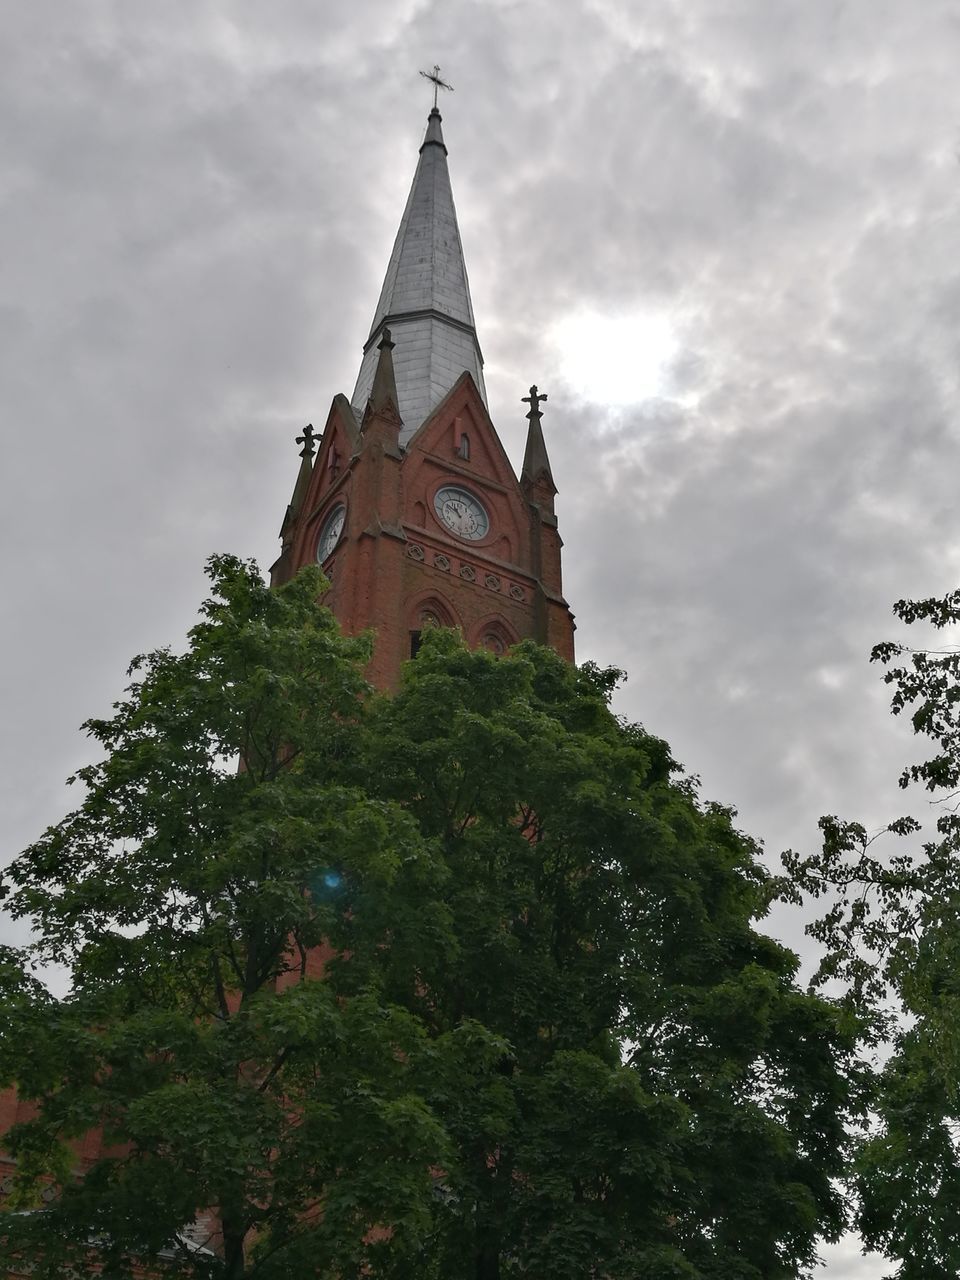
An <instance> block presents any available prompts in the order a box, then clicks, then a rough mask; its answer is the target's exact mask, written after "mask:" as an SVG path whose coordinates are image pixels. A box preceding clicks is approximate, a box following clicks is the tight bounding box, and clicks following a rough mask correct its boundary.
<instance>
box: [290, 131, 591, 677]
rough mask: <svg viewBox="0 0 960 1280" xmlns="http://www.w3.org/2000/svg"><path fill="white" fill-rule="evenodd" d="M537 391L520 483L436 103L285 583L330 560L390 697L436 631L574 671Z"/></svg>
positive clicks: (306, 495)
mask: <svg viewBox="0 0 960 1280" xmlns="http://www.w3.org/2000/svg"><path fill="white" fill-rule="evenodd" d="M546 398H547V397H546V396H545V395H540V394H539V393H538V392H537V388H536V387H531V388H530V393H529V395H528V396H525V397H523V399H524V400H525V401H527V402H528V403H529V405H530V409H529V412H528V413H527V415H526V416H527V418H528V419H529V429H528V434H527V445H526V452H525V454H524V460H523V468H522V471H521V473H520V476H519V478H518V477H517V475H516V473H515V471H514V469H513V467H512V466H511V464H510V461H509V459H508V458H507V456H506V454H505V452H504V449H503V446H502V445H501V443H500V439H499V437H498V435H497V432H496V429H495V428H494V425H493V423H492V422H491V420H490V415H489V413H488V411H487V402H486V390H485V388H484V384H483V357H482V355H481V353H480V343H479V341H478V339H477V331H476V325H475V323H474V317H473V306H472V304H471V301H470V287H469V284H468V282H467V272H466V267H465V265H464V259H463V247H462V245H461V243H460V231H459V228H458V226H457V215H456V210H455V208H454V203H453V193H452V190H451V187H450V175H449V172H448V169H447V148H446V146H445V145H444V141H443V133H442V131H441V116H440V112H439V111H438V110H437V107H436V105H434V107H433V109H432V110H431V112H430V115H429V117H428V120H427V129H426V134H425V136H424V140H423V144H422V145H421V147H420V158H419V162H418V164H417V169H416V173H415V175H414V179H413V186H412V187H411V189H410V195H409V198H408V199H407V204H406V208H405V209H404V212H403V217H402V218H401V220H400V229H399V231H398V232H397V238H396V242H395V244H394V246H393V252H392V254H391V255H390V261H389V264H388V266H387V272H386V276H385V278H384V281H383V288H382V289H381V291H380V300H379V302H378V303H377V308H376V311H375V313H374V317H373V324H372V326H371V329H370V335H369V337H368V339H367V342H366V344H365V346H364V348H363V359H362V361H361V363H360V372H359V376H358V378H357V385H356V388H355V390H354V393H353V398H352V400H348V399H347V398H346V396H344V395H338V396H335V397H334V400H333V404H332V405H331V407H330V412H329V414H328V416H327V421H326V425H325V427H324V430H323V434H322V436H320V437H319V439H317V437H316V436H315V434H314V431H313V428H312V427H307V428H305V430H304V432H303V434H302V435H301V436H299V437H298V443H299V444H302V445H303V449H302V451H301V458H302V462H301V466H300V472H299V475H298V477H297V482H296V486H295V488H294V492H293V497H292V499H291V501H290V505H289V507H288V508H287V512H286V515H285V517H284V521H283V527H282V529H281V531H280V537H281V541H282V548H283V549H282V551H281V554H280V558H279V559H278V560H277V562H276V564H275V565H274V566H273V570H272V582H273V583H274V585H279V584H280V583H283V582H286V581H287V580H288V579H289V578H291V577H292V576H293V575H294V574H295V573H296V572H297V570H298V569H300V568H301V567H302V566H303V565H305V564H311V563H316V562H319V563H320V564H321V565H322V566H323V569H324V571H325V573H326V574H327V576H328V577H329V579H330V583H331V585H330V589H329V591H328V593H327V595H326V596H325V598H324V602H325V603H326V604H327V605H329V607H330V608H331V609H332V610H333V612H334V613H335V614H336V616H337V618H338V619H339V621H340V623H341V625H342V626H343V628H344V630H345V631H347V632H348V633H352V634H355V633H357V632H359V631H362V630H364V629H366V628H368V627H369V628H373V629H374V631H375V633H376V639H375V645H374V656H373V661H372V663H371V667H370V672H369V675H370V678H371V680H372V681H373V683H374V684H376V685H378V686H379V687H380V688H392V687H394V686H395V685H396V683H397V680H398V678H399V673H400V666H401V664H402V663H403V662H404V661H405V660H406V659H407V658H409V657H411V656H412V655H413V654H415V653H416V650H417V646H418V644H419V638H420V634H421V632H422V630H423V628H424V627H426V626H430V625H441V626H453V627H458V628H459V629H460V630H461V631H462V632H463V635H464V637H465V639H466V641H467V643H468V644H469V645H470V646H472V647H476V646H480V645H483V646H486V647H487V648H489V649H491V650H492V651H493V652H495V653H502V652H504V651H505V650H506V649H507V648H508V647H509V646H510V645H512V644H515V643H516V642H517V641H519V640H522V639H526V638H533V639H535V640H538V641H539V642H540V643H541V644H547V645H551V646H552V647H553V648H554V649H556V650H557V652H558V653H560V654H561V655H562V656H563V657H565V658H567V659H568V660H570V661H572V660H573V632H574V623H573V616H572V614H571V613H570V609H569V607H568V605H567V603H566V601H565V600H564V598H563V592H562V586H561V574H560V548H561V546H562V543H561V540H560V535H559V533H558V531H557V518H556V514H555V510H554V497H555V495H556V492H557V491H556V487H555V485H554V483H553V475H552V473H551V470H550V462H549V459H548V457H547V450H546V445H545V443H544V438H543V431H542V429H541V425H540V419H541V412H540V405H541V404H542V403H543V401H545V400H546Z"/></svg>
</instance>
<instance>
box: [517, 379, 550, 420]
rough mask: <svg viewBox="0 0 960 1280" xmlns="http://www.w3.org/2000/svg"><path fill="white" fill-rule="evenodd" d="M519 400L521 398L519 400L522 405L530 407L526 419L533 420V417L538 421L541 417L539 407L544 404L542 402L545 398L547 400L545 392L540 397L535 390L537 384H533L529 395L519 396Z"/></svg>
mask: <svg viewBox="0 0 960 1280" xmlns="http://www.w3.org/2000/svg"><path fill="white" fill-rule="evenodd" d="M520 398H521V400H522V401H523V403H524V404H528V405H529V406H530V412H529V413H528V414H527V417H528V418H534V417H535V418H537V419H539V418H541V417H542V416H543V415H542V414H541V413H540V406H541V405H542V404H543V403H544V401H545V400H546V398H547V393H546V392H544V393H543V394H542V395H541V394H540V392H539V391H538V390H537V384H536V383H534V384H533V386H532V387H531V388H530V394H529V395H528V396H521V397H520Z"/></svg>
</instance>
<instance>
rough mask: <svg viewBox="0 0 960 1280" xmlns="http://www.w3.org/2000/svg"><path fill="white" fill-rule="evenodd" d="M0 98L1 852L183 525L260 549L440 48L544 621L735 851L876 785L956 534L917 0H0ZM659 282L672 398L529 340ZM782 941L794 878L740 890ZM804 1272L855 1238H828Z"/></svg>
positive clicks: (949, 319)
mask: <svg viewBox="0 0 960 1280" xmlns="http://www.w3.org/2000/svg"><path fill="white" fill-rule="evenodd" d="M2 21H3V25H4V35H5V40H4V53H3V54H2V55H0V56H2V58H3V70H4V74H3V75H2V76H0V107H2V110H3V116H4V120H5V128H4V132H3V136H2V137H0V235H2V237H3V246H4V253H3V258H2V264H3V265H2V272H0V281H2V284H0V387H2V392H3V404H4V410H5V413H4V428H5V429H4V433H3V451H4V455H3V463H4V465H3V475H4V480H5V485H4V503H3V504H2V506H0V534H2V536H3V542H4V546H5V547H6V549H7V589H6V592H5V595H4V607H5V612H4V639H5V642H6V643H5V657H6V662H5V663H4V665H3V669H2V675H0V697H2V701H3V706H4V710H5V713H6V716H7V719H8V722H9V723H11V724H15V725H17V726H18V731H17V732H16V733H15V734H9V735H7V738H6V741H5V745H4V759H3V767H2V769H0V778H2V780H3V781H2V784H0V786H2V793H3V803H4V811H5V815H6V819H7V820H6V823H5V833H4V856H9V855H10V854H12V853H13V852H14V851H15V850H16V849H17V848H18V847H20V846H22V845H23V844H24V843H26V841H27V840H29V839H30V838H31V836H33V835H35V834H36V833H37V832H38V831H39V830H40V829H41V828H42V827H43V826H44V825H45V823H47V822H48V821H50V820H53V819H55V818H56V817H57V816H59V814H60V813H62V812H63V810H64V808H65V806H66V805H67V804H68V803H69V802H70V800H71V798H72V797H71V796H70V795H69V794H68V793H65V792H64V790H63V788H62V779H63V777H64V776H65V775H66V774H67V773H68V772H70V771H71V770H72V769H73V768H75V767H76V765H77V764H79V763H80V762H82V760H83V759H84V758H85V756H86V753H87V751H88V750H89V747H88V744H87V743H86V742H85V741H84V740H83V739H82V738H81V737H80V736H79V735H78V734H77V732H76V726H77V725H78V724H79V723H80V721H81V720H82V719H83V718H85V717H86V716H88V715H96V714H101V713H103V712H104V711H105V710H106V709H107V708H108V706H109V702H110V700H111V699H112V698H113V697H115V696H116V695H117V693H118V692H119V690H120V689H121V687H122V684H123V671H124V668H125V665H126V662H127V661H128V660H129V658H130V656H131V655H132V654H133V653H134V652H136V651H138V650H142V649H144V648H148V647H152V646H154V645H157V644H161V643H166V642H170V643H179V642H180V640H181V638H182V636H183V634H184V632H185V630H186V628H187V626H189V625H190V622H191V620H192V617H193V613H194V610H195V606H196V603H197V601H198V600H199V599H200V597H201V595H202V592H203V580H202V575H201V572H200V569H201V564H202V561H203V559H204V557H205V556H206V555H207V554H208V553H209V552H211V551H214V550H232V551H235V552H237V553H239V554H241V555H255V556H256V557H257V558H258V559H259V560H260V562H261V563H262V564H264V565H266V564H269V562H270V560H271V559H272V557H273V554H274V551H275V546H276V542H275V535H276V530H277V527H278V524H279V520H280V517H281V515H282V512H283V508H284V505H285V503H286V501H287V499H288V497H289V490H290V487H291V485H292V482H293V477H294V473H295V463H296V461H297V459H296V449H295V446H294V444H293V437H294V435H296V433H297V432H298V430H299V429H300V428H301V427H302V425H303V424H304V423H305V422H306V421H308V420H313V421H314V422H315V423H316V422H318V420H319V421H322V420H323V418H324V417H325V415H326V410H327V407H328V405H329V401H330V398H331V396H332V395H333V393H334V392H336V391H346V392H348V393H349V391H350V389H351V387H352V384H353V381H354V378H355V376H356V371H357V367H358V364H359V357H360V346H361V343H362V341H363V339H364V337H365V336H366V331H367V327H368V325H369V323H370V319H371V316H372V312H373V307H374V305H375V302H376V297H377V292H378V289H379V285H380V279H381V277H382V272H383V269H384V266H385V263H386V259H387V255H388V253H389V249H390V244H391V241H392V237H393V235H394V232H395V230H396V224H397V221H398V219H399V216H400V212H401V209H402V205H403V200H404V198H405V195H406V190H407V187H408V184H409V182H410V178H411V176H412V172H413V166H414V163H415V158H416V148H417V146H418V144H419V141H420V130H421V129H422V124H423V117H424V114H425V109H426V106H427V97H426V95H425V94H424V92H423V90H424V86H423V84H422V82H421V81H420V80H419V77H418V76H417V74H416V73H417V70H418V69H419V68H421V67H428V66H430V65H432V63H433V62H435V61H436V62H439V63H440V64H441V66H442V67H443V69H444V72H445V74H447V75H448V77H449V79H450V80H451V81H452V83H453V84H454V85H455V86H456V92H455V93H454V94H453V95H452V96H448V98H447V100H446V101H445V102H444V103H443V104H442V107H443V110H444V116H445V119H444V130H445V135H446V139H447V143H448V146H449V148H450V166H451V173H452V178H453V184H454V192H455V195H456V199H457V205H458V210H459V214H460V222H461V230H462V233H463V240H464V246H465V251H466V257H467V265H468V269H469V271H470V277H471V287H472V290H473V299H474V306H475V311H476V315H477V325H478V331H479V335H480V341H481V344H482V346H483V349H484V354H485V356H486V358H487V369H486V372H487V386H488V391H489V395H490V403H491V409H492V412H493V417H494V421H495V422H496V423H497V425H498V428H499V429H500V430H501V432H502V435H503V437H504V440H505V443H506V445H507V448H508V450H509V451H510V452H511V455H512V456H513V457H514V459H519V456H520V453H521V450H522V433H523V427H524V420H523V406H522V405H521V404H520V402H519V397H520V396H521V395H522V394H524V392H525V389H526V387H527V386H528V385H529V383H530V382H532V381H541V383H542V384H543V385H545V386H546V382H545V376H552V377H553V382H552V385H551V386H549V387H547V388H546V389H547V390H549V391H550V393H551V394H550V401H549V404H548V406H547V408H548V410H549V412H548V413H547V414H546V416H545V419H544V425H545V428H546V430H547V433H548V445H549V447H550V450H551V457H552V460H553V463H554V469H555V472H556V475H557V479H558V484H559V486H560V495H559V499H558V508H559V513H560V519H561V529H562V532H563V536H564V540H565V543H566V551H565V556H566V560H565V572H566V587H567V593H568V596H569V598H570V600H571V603H572V605H573V607H574V609H575V611H576V613H577V617H578V624H579V632H578V642H579V651H580V654H581V656H582V657H594V658H596V659H597V660H599V661H605V662H612V663H616V664H618V665H621V666H624V667H626V668H627V669H628V671H629V672H630V680H629V682H628V684H627V685H626V687H625V689H624V690H623V691H622V694H621V696H620V703H619V706H620V708H621V709H622V710H623V711H624V712H625V713H626V714H629V715H632V716H634V717H636V718H638V719H641V720H643V721H644V723H646V725H647V726H648V727H649V728H650V729H651V730H652V731H654V732H657V733H660V734H662V735H663V736H665V737H666V738H668V739H669V740H670V741H671V742H672V744H673V747H674V750H675V752H676V754H677V756H678V757H679V758H680V759H681V760H682V761H683V762H684V763H685V764H686V765H687V766H688V767H689V768H690V769H691V770H692V771H694V772H696V773H699V774H700V775H702V778H703V786H704V791H705V794H707V795H708V796H711V797H716V798H718V799H720V800H723V801H727V802H733V803H736V804H738V805H739V807H740V810H741V816H742V821H743V825H744V826H745V828H746V829H748V830H750V831H751V832H752V833H754V834H756V835H757V836H759V837H761V838H763V839H764V841H765V843H766V845H767V848H768V850H769V851H770V854H771V856H775V854H776V851H777V850H778V849H780V848H781V847H783V846H784V845H787V844H796V845H800V846H802V847H811V845H812V844H813V842H814V841H815V839H816V819H817V817H818V816H819V814H820V813H821V812H825V811H837V812H841V813H844V814H849V815H850V816H861V817H864V818H866V819H867V820H868V821H870V822H874V823H880V822H882V821H883V820H884V819H885V818H888V817H890V816H891V815H893V814H896V813H899V812H901V811H902V809H904V808H905V807H908V803H907V800H905V799H904V797H902V796H901V795H900V793H899V792H898V791H897V789H896V786H895V780H896V775H897V773H898V771H899V767H900V765H901V763H902V762H903V760H904V759H905V758H908V757H909V756H910V753H911V750H912V744H911V742H910V741H909V735H908V732H907V730H906V727H905V726H903V725H902V724H900V723H899V722H896V721H892V720H891V719H890V717H889V715H888V713H887V710H886V705H885V693H884V690H883V688H882V686H881V685H880V683H879V677H878V673H877V672H876V670H874V669H872V668H870V667H869V666H868V664H867V662H866V655H867V653H868V651H869V648H870V645H871V644H872V643H873V642H874V641H875V640H877V639H880V638H882V637H884V636H887V635H890V634H891V633H892V632H893V630H894V628H893V627H892V620H891V618H890V613H889V606H890V602H891V601H892V600H893V599H895V598H897V597H899V596H902V595H907V594H921V593H922V594H926V593H932V592H935V591H940V590H944V589H947V588H949V587H952V586H953V585H955V581H956V574H957V571H958V569H960V537H958V532H957V530H958V526H957V509H956V500H955V483H954V479H953V478H954V476H955V475H956V474H957V464H958V457H957V452H958V446H957V427H956V418H957V407H958V406H957V400H958V394H957V390H958V389H957V362H958V355H960V352H958V338H957V333H958V332H960V327H958V321H960V269H958V267H957V263H958V262H960V254H958V247H960V246H958V224H957V199H958V183H960V168H958V165H957V162H956V159H955V156H954V152H955V150H956V146H957V140H958V136H960V130H958V120H957V109H956V95H955V67H956V63H957V53H958V41H960V26H958V21H957V18H956V14H955V11H954V6H953V5H952V4H951V3H949V2H948V0H926V3H925V4H924V5H923V6H922V8H920V7H919V6H917V5H916V4H914V3H912V2H911V0H869V2H868V0H850V2H849V3H845V4H803V3H799V2H794V0H786V2H785V3H781V4H770V3H769V2H768V0H722V2H720V3H718V0H685V2H684V3H683V4H671V5H666V4H664V5H657V6H637V5H633V4H628V3H626V0H591V3H570V4H566V5H563V6H559V7H558V6H556V5H549V4H547V3H546V2H545V0H520V2H519V3H493V2H490V0H485V2H484V3H482V4H481V3H479V0H473V2H470V0H456V2H455V3H452V4H444V5H441V4H439V3H436V2H432V0H407V2H406V3H402V2H401V3H397V0H389V2H388V0H365V3H363V4H360V5H354V6H351V7H348V6H346V5H343V6H331V5H327V4H324V5H317V4H312V3H308V0H293V2H292V3H290V4H288V5H285V6H281V7H279V8H278V7H276V6H271V7H270V8H269V9H267V8H262V9H259V10H257V9H254V8H251V7H249V6H247V7H245V8H244V9H243V11H242V12H241V11H240V10H237V9H234V10H224V8H223V6H221V5H219V4H215V3H212V0H191V2H190V3H185V2H184V0H171V3H169V4H166V5H164V6H162V8H161V7H157V6H154V7H153V8H150V7H146V6H134V5H129V4H123V3H118V2H110V0H85V2H84V0H81V2H80V3H77V4H74V5H71V6H68V7H64V6H62V5H54V4H51V3H49V0H37V2H36V3H33V4H30V5H16V6H13V5H8V6H6V8H5V11H4V15H3V19H2ZM580 306H584V307H587V308H588V309H592V310H595V311H598V312H601V313H606V312H616V311H619V310H625V311H628V312H629V311H637V310H642V309H643V308H645V307H649V308H652V309H654V310H656V311H657V312H658V313H661V314H666V315H670V316H674V317H675V318H676V320H677V324H678V334H679V336H680V339H681V342H682V344H683V349H682V351H681V353H680V356H679V358H678V360H679V363H678V370H679V372H678V376H677V378H676V379H675V381H676V383H677V385H678V386H681V387H682V388H683V389H684V390H685V391H688V392H696V395H697V397H698V399H697V402H696V404H695V405H694V404H692V403H687V404H686V405H681V404H671V403H663V402H661V403H654V402H648V403H642V404H639V405H636V406H633V407H632V408H629V409H625V410H620V411H616V412H614V411H612V410H609V409H608V408H606V407H605V406H603V405H601V404H597V405H595V404H590V403H586V402H584V401H582V400H581V399H578V398H577V395H576V388H573V387H570V386H569V385H566V384H565V382H564V379H563V377H562V376H561V371H560V370H557V369H556V367H555V364H556V357H555V353H554V352H553V351H552V350H551V348H550V345H549V333H550V329H551V324H552V322H553V321H554V320H555V319H556V318H557V317H558V316H559V315H561V314H563V313H564V312H565V311H567V310H570V309H575V308H578V307H580ZM773 924H774V925H775V927H777V928H779V929H781V930H782V931H784V932H785V933H786V934H787V936H789V938H790V939H791V941H793V942H800V943H802V937H801V936H800V932H799V929H800V924H801V922H799V921H797V920H795V919H786V918H783V919H780V918H778V919H777V920H775V921H774V922H773ZM829 1256H830V1263H829V1267H828V1268H827V1269H826V1270H825V1271H824V1275H825V1276H828V1277H830V1280H854V1278H856V1280H871V1278H872V1277H877V1276H879V1275H880V1274H882V1273H883V1271H884V1269H885V1268H884V1267H883V1266H881V1264H879V1263H878V1262H877V1261H876V1260H875V1259H874V1260H869V1259H868V1260H861V1259H860V1258H859V1256H858V1250H857V1246H856V1244H855V1243H853V1242H846V1243H845V1244H844V1245H843V1246H841V1247H839V1248H838V1249H835V1250H832V1251H830V1255H829Z"/></svg>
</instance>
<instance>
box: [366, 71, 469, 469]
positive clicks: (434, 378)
mask: <svg viewBox="0 0 960 1280" xmlns="http://www.w3.org/2000/svg"><path fill="white" fill-rule="evenodd" d="M427 78H428V79H431V80H432V79H433V77H431V76H428V77H427ZM387 326H389V328H390V330H391V332H392V333H393V339H394V341H395V342H396V370H395V377H396V390H397V401H396V405H397V409H398V411H399V413H400V415H401V417H402V419H403V430H402V432H401V436H400V441H401V443H402V444H405V443H406V442H407V440H409V439H410V437H411V436H412V435H413V434H414V432H415V431H416V430H417V428H418V427H419V426H420V425H421V424H422V423H423V422H424V420H425V419H426V418H427V417H428V415H429V414H430V412H431V411H432V410H433V409H434V408H435V407H436V406H437V405H438V404H439V403H440V401H441V400H442V399H443V397H444V396H445V395H446V394H447V392H448V391H449V390H450V389H451V387H452V386H453V385H454V383H455V382H456V381H457V379H458V378H459V377H460V375H461V374H462V373H463V372H464V371H467V372H468V373H469V374H470V375H471V377H472V378H473V380H474V382H475V383H476V385H477V388H478V390H479V392H480V394H481V396H482V397H483V399H484V401H486V390H485V388H484V385H483V356H482V355H481V353H480V344H479V342H478V341H477V330H476V325H475V323H474V318H473V306H472V304H471V301H470V285H469V283H468V281H467V270H466V266H465V265H464V261H463V246H462V244H461V242H460V230H459V228H458V226H457V213H456V209H455V207H454V203H453V192H452V190H451V187H450V174H449V171H448V169H447V148H446V145H445V144H444V141H443V131H442V129H441V116H440V112H439V111H438V110H437V108H436V107H435V106H434V107H433V108H432V109H431V111H430V114H429V116H428V117H427V129H426V133H425V135H424V139H423V143H422V145H421V147H420V159H419V161H418V163H417V170H416V173H415V175H414V179H413V185H412V187H411V188H410V195H409V197H408V199H407V204H406V208H405V209H404V212H403V217H402V219H401V221H400V229H399V230H398V232H397V238H396V241H395V243H394V246H393V253H392V254H391V255H390V262H389V264H388V266H387V274H386V276H385V278H384V281H383V288H382V290H381V292H380V301H379V302H378V303H377V309H376V312H375V313H374V317H373V324H372V325H371V327H370V337H369V338H368V339H367V342H366V345H365V346H364V349H363V350H364V354H363V361H362V363H361V365H360V375H359V377H358V378H357V385H356V389H355V390H354V393H353V407H354V410H355V412H356V414H357V416H358V417H360V416H362V414H363V413H364V411H365V409H366V405H367V401H368V399H369V398H370V395H371V392H372V389H373V384H374V379H375V376H376V371H377V366H378V363H379V355H378V352H379V350H380V348H379V346H378V343H379V339H380V336H381V335H382V333H383V331H384V329H385V328H386V327H387Z"/></svg>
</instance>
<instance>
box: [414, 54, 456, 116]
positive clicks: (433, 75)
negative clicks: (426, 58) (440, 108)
mask: <svg viewBox="0 0 960 1280" xmlns="http://www.w3.org/2000/svg"><path fill="white" fill-rule="evenodd" d="M420 74H421V75H422V76H423V78H424V79H425V80H429V81H430V82H431V84H432V85H433V109H434V111H436V109H437V94H438V93H439V92H440V90H441V89H449V90H450V92H451V93H453V85H452V84H447V82H446V80H441V79H440V68H439V67H438V66H436V64H434V68H433V71H432V72H431V71H421V72H420Z"/></svg>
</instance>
